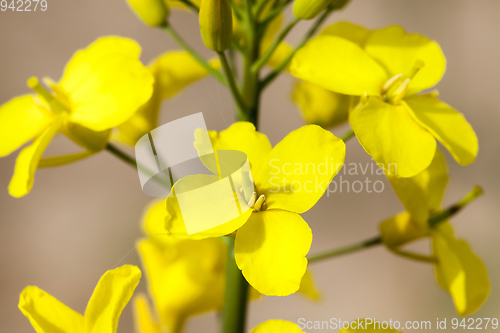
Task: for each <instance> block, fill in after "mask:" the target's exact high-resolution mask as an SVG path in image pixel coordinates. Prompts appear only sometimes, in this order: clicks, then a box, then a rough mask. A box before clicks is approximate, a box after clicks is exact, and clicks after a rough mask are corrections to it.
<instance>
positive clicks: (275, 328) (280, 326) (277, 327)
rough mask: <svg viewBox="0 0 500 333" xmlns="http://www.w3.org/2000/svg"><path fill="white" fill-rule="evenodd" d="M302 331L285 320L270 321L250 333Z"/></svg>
mask: <svg viewBox="0 0 500 333" xmlns="http://www.w3.org/2000/svg"><path fill="white" fill-rule="evenodd" d="M301 332H304V331H302V330H301V329H300V328H299V327H298V326H297V324H294V323H291V322H289V321H285V320H278V319H273V320H268V321H266V322H264V323H262V324H259V325H257V326H256V327H254V329H253V330H251V331H250V333H301Z"/></svg>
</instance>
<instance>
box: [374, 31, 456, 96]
mask: <svg viewBox="0 0 500 333" xmlns="http://www.w3.org/2000/svg"><path fill="white" fill-rule="evenodd" d="M365 50H366V52H368V53H369V54H370V55H371V56H372V57H373V58H374V59H375V60H377V61H378V62H379V63H380V64H382V66H383V67H384V68H385V69H386V70H387V72H388V74H389V77H392V76H394V75H397V74H404V75H406V74H408V73H409V72H410V71H411V70H412V68H414V66H415V64H416V62H417V61H422V62H423V63H424V67H423V68H422V69H420V70H419V71H418V73H417V74H416V75H415V76H414V78H413V79H412V80H411V82H410V84H409V85H408V90H407V95H413V94H416V93H417V92H419V91H422V90H424V89H427V88H430V87H432V86H433V85H435V84H436V83H438V82H439V80H440V79H441V77H442V76H443V74H444V71H445V69H446V59H445V58H444V55H443V53H442V52H441V48H440V47H439V45H438V44H437V43H436V42H434V41H432V40H430V39H428V38H427V37H424V36H421V35H418V34H407V33H406V32H405V31H404V29H403V28H401V27H400V26H396V25H393V26H390V27H387V28H384V29H381V30H376V31H373V32H372V33H371V35H370V37H369V38H368V40H367V41H366V45H365Z"/></svg>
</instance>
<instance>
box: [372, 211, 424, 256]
mask: <svg viewBox="0 0 500 333" xmlns="http://www.w3.org/2000/svg"><path fill="white" fill-rule="evenodd" d="M379 229H380V235H381V237H382V241H383V242H384V244H385V245H386V246H387V247H388V248H389V249H391V250H396V249H398V248H399V247H400V246H402V245H405V244H407V243H410V242H413V241H414V240H417V239H419V238H422V237H424V236H426V235H427V232H428V230H427V228H424V226H423V225H422V222H421V221H415V220H414V219H412V217H411V215H410V214H409V213H408V212H403V213H401V214H399V215H396V216H394V217H392V218H390V219H388V220H385V221H383V222H381V223H380V226H379Z"/></svg>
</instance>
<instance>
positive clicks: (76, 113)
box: [0, 37, 154, 197]
mask: <svg viewBox="0 0 500 333" xmlns="http://www.w3.org/2000/svg"><path fill="white" fill-rule="evenodd" d="M139 54H140V47H139V45H137V43H135V42H134V41H132V40H129V39H124V38H118V37H105V38H101V39H98V40H97V41H96V42H94V43H93V44H91V45H90V46H89V47H88V48H86V49H84V50H80V51H78V52H77V53H76V54H75V55H74V56H73V58H72V59H71V60H70V62H69V63H68V65H67V66H66V69H65V71H64V74H63V77H62V78H61V80H60V82H59V83H57V84H56V83H54V82H52V81H51V80H48V79H47V80H46V82H47V84H48V85H49V86H50V88H51V89H52V92H48V91H47V90H45V88H43V87H42V86H41V84H40V83H39V82H38V80H37V79H36V78H31V79H30V80H28V85H29V86H30V87H31V88H32V89H33V90H34V91H35V92H36V93H37V94H36V95H24V96H20V97H16V98H14V99H12V100H10V101H9V102H7V103H5V104H4V105H2V106H0V156H6V155H8V154H10V153H12V152H13V151H15V150H16V149H18V148H19V147H20V146H22V145H23V144H25V143H26V142H28V141H30V140H31V139H33V143H32V144H31V145H29V146H28V147H26V148H24V149H23V150H22V151H21V153H20V154H19V156H18V158H17V162H16V167H15V170H14V176H13V178H12V180H11V182H10V185H9V192H10V194H11V195H12V196H14V197H21V196H24V195H26V194H27V193H29V191H30V190H31V188H32V186H33V181H34V175H35V171H36V169H37V167H50V166H57V165H63V164H67V163H71V162H74V161H77V160H80V159H83V158H85V157H88V156H90V155H92V154H94V153H96V152H98V151H100V150H102V149H104V148H105V147H106V144H107V142H108V139H109V136H110V133H111V128H113V127H116V126H118V125H120V124H122V123H123V122H125V121H126V120H127V119H128V118H130V116H132V114H133V113H134V112H135V111H137V109H138V108H139V107H140V106H141V105H143V104H144V103H145V102H146V101H147V100H148V99H149V98H150V97H151V94H152V91H153V81H154V78H153V75H152V74H151V72H150V71H149V70H148V69H147V68H146V67H144V66H143V65H142V64H141V62H140V61H139ZM58 132H60V133H63V134H65V135H66V136H67V137H68V138H70V139H71V140H72V141H74V142H75V143H76V144H78V145H80V146H81V147H83V148H84V149H85V151H84V152H81V153H77V154H72V155H65V156H58V157H50V158H42V154H43V152H44V151H45V149H46V148H47V146H48V145H49V143H50V141H51V140H52V138H53V137H54V136H55V135H56V134H57V133H58Z"/></svg>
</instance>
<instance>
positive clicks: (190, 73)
mask: <svg viewBox="0 0 500 333" xmlns="http://www.w3.org/2000/svg"><path fill="white" fill-rule="evenodd" d="M210 64H211V65H212V67H213V68H214V71H215V70H218V69H219V67H220V62H219V60H216V59H213V60H211V61H210ZM149 69H150V70H151V73H152V74H153V76H154V78H155V83H154V90H153V95H152V96H151V98H150V99H149V100H148V101H147V102H146V104H144V105H143V106H141V107H140V109H139V110H138V111H137V112H136V113H134V114H133V115H132V117H130V118H129V120H127V121H126V122H124V123H123V124H121V125H119V126H118V127H117V133H115V136H114V138H115V139H117V140H119V141H121V142H123V143H125V144H128V145H132V146H133V145H135V144H136V143H137V140H139V139H140V138H141V137H142V136H143V135H144V134H146V133H148V132H150V131H151V130H153V129H155V128H156V127H158V116H159V112H160V107H161V103H162V102H163V101H164V100H165V99H167V98H172V97H173V96H175V95H176V94H177V93H179V92H180V91H181V90H182V89H184V88H186V87H187V86H189V85H190V84H192V83H194V82H196V81H198V80H200V79H202V78H204V77H205V76H207V75H208V74H209V73H208V72H207V70H206V69H205V68H204V67H203V66H201V65H200V64H199V63H198V61H196V59H194V58H193V57H192V56H191V55H190V54H189V53H187V52H185V51H173V52H167V53H164V54H162V55H161V56H159V57H158V58H157V59H155V60H153V61H152V63H151V64H150V65H149Z"/></svg>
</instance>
